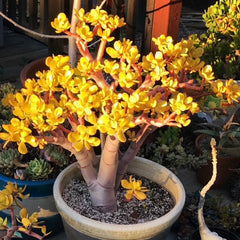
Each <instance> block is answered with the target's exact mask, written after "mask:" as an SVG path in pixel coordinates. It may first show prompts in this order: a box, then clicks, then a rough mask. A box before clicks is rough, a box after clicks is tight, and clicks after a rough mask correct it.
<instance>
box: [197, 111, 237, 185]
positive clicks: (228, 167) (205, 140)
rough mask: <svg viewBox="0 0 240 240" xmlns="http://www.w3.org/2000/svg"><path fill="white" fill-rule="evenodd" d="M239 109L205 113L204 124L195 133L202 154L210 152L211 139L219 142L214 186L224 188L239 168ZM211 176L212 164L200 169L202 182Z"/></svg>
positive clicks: (198, 151)
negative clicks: (206, 151)
mask: <svg viewBox="0 0 240 240" xmlns="http://www.w3.org/2000/svg"><path fill="white" fill-rule="evenodd" d="M239 113H240V110H239V107H237V106H236V107H235V108H233V107H231V108H230V107H229V109H225V110H224V109H223V108H218V109H215V110H212V111H209V112H208V113H205V117H204V118H203V123H200V124H198V127H199V128H198V129H197V130H196V131H195V133H196V134H198V136H197V138H196V151H197V153H198V154H201V153H202V151H203V149H204V150H208V151H209V149H208V144H209V141H210V138H211V137H214V138H215V139H216V141H217V150H218V176H217V179H216V182H215V184H214V186H215V187H216V186H218V187H223V186H225V185H226V183H227V181H228V180H229V178H230V176H231V175H232V174H233V171H232V170H233V169H235V168H237V167H238V166H239V164H240V162H239V150H240V142H239V137H240V125H239V124H240V123H239ZM210 174H211V164H208V165H205V166H203V167H201V168H200V169H198V176H199V178H200V180H201V182H206V181H207V178H208V177H209V175H210Z"/></svg>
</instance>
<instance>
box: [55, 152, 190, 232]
mask: <svg viewBox="0 0 240 240" xmlns="http://www.w3.org/2000/svg"><path fill="white" fill-rule="evenodd" d="M135 161H141V162H143V163H144V164H147V165H148V164H151V167H153V168H154V169H159V171H160V172H161V171H162V172H163V171H164V172H166V173H167V174H168V176H169V177H170V178H172V180H173V182H174V183H175V184H176V185H177V189H178V195H179V196H178V199H177V200H176V199H175V206H174V207H173V208H172V209H171V210H170V211H169V212H168V213H167V214H165V215H164V216H162V217H160V218H158V219H155V220H152V221H147V222H144V223H137V224H114V223H106V222H99V221H96V220H93V219H91V218H88V217H85V216H83V215H81V214H79V213H78V212H76V211H75V210H73V209H72V208H71V207H69V206H68V205H67V204H66V202H65V201H64V200H63V198H62V195H61V192H60V190H59V188H58V186H60V183H61V181H62V179H63V178H64V176H65V175H66V172H67V171H69V170H72V169H73V168H75V167H76V165H77V164H78V163H77V162H75V163H73V164H71V165H70V166H68V167H67V168H65V169H64V170H63V171H62V172H61V173H60V174H59V175H58V177H57V178H56V181H55V183H54V186H53V195H54V199H55V202H56V206H57V208H58V206H59V205H61V211H64V212H65V213H67V214H68V215H70V216H71V217H72V218H76V219H79V220H80V221H81V222H83V224H86V225H96V224H97V225H98V228H99V229H101V230H103V231H106V228H108V227H109V226H110V227H111V229H114V230H117V231H123V232H124V231H126V230H131V231H135V229H136V231H139V226H140V228H142V229H144V228H145V227H146V226H148V227H149V226H151V227H153V228H154V227H156V226H158V225H159V224H161V225H167V223H168V222H170V221H171V220H172V219H175V220H176V219H177V218H178V217H179V215H180V214H181V211H182V209H183V206H184V203H185V198H186V193H185V190H184V187H183V185H182V183H181V182H180V180H179V179H178V178H177V176H176V175H175V174H174V173H172V172H171V171H170V170H168V169H167V168H165V167H164V166H162V165H160V164H158V163H156V162H152V161H150V160H147V159H145V158H141V157H135ZM167 190H168V191H169V189H167ZM171 195H172V196H173V193H171ZM173 197H174V198H175V196H173ZM61 211H60V214H61ZM77 221H78V220H77ZM166 227H167V226H166ZM137 229H138V230H137Z"/></svg>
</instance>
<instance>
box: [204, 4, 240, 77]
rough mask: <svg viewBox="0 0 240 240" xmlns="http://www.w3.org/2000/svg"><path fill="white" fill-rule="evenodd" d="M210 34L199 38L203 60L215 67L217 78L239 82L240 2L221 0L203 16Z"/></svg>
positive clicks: (207, 33)
mask: <svg viewBox="0 0 240 240" xmlns="http://www.w3.org/2000/svg"><path fill="white" fill-rule="evenodd" d="M203 20H204V22H205V24H206V27H207V32H206V33H205V34H203V35H201V37H200V42H201V44H203V45H204V48H205V50H204V54H203V56H202V59H203V60H204V61H205V62H206V63H207V64H211V65H212V67H213V71H214V74H215V76H216V78H221V79H227V78H233V79H236V80H238V79H240V73H239V66H240V52H239V49H240V41H239V36H240V30H239V29H240V1H239V0H219V1H216V3H215V4H213V5H211V6H210V7H209V8H208V9H207V10H206V11H205V12H204V14H203Z"/></svg>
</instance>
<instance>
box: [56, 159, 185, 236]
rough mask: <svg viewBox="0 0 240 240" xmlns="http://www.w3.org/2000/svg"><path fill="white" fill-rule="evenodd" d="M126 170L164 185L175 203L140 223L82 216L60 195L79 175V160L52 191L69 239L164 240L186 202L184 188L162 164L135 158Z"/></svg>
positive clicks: (61, 177)
mask: <svg viewBox="0 0 240 240" xmlns="http://www.w3.org/2000/svg"><path fill="white" fill-rule="evenodd" d="M128 171H129V172H130V173H133V174H137V175H139V176H144V177H146V178H148V179H150V180H152V181H154V182H156V183H158V184H159V185H161V186H163V187H165V188H166V189H167V190H168V191H169V192H170V193H171V194H172V196H173V197H174V199H175V202H176V204H175V206H174V207H173V209H172V210H171V211H170V212H168V213H167V214H166V215H164V216H162V217H161V218H159V219H156V220H153V221H149V222H145V223H140V224H129V225H120V224H111V223H104V222H99V221H96V220H92V219H90V218H87V217H84V216H82V215H80V214H79V213H77V212H76V211H74V210H73V209H72V208H70V207H69V206H68V205H67V204H66V203H65V201H64V200H63V198H62V192H63V189H64V188H65V186H66V185H67V184H68V183H69V182H70V181H71V179H72V178H73V177H76V176H77V177H78V176H79V177H80V171H79V168H78V163H77V162H76V163H73V164H72V165H70V166H69V167H67V168H66V169H65V170H64V171H62V172H61V173H60V174H59V176H58V177H57V179H56V181H55V183H54V188H53V193H54V199H55V202H56V206H57V209H58V211H59V213H60V214H61V216H62V219H63V223H64V228H65V232H66V235H67V238H68V239H71V240H81V239H84V240H87V239H89V240H90V239H91V240H97V239H104V240H107V239H109V240H110V239H111V240H113V239H119V240H123V239H124V240H129V239H135V240H143V239H156V240H160V239H166V236H167V235H168V233H169V230H170V228H171V226H172V225H173V223H174V222H175V221H176V220H177V218H178V217H179V215H180V214H181V211H182V209H183V206H184V203H185V191H184V188H183V185H182V184H181V182H180V181H179V179H178V178H177V177H176V176H175V175H174V174H173V173H172V172H171V171H169V170H168V169H166V168H165V167H163V166H161V165H159V164H157V163H155V162H152V161H149V160H147V159H144V158H140V157H136V158H135V159H134V161H133V162H132V163H131V164H130V165H129V168H128Z"/></svg>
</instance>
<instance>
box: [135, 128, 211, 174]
mask: <svg viewBox="0 0 240 240" xmlns="http://www.w3.org/2000/svg"><path fill="white" fill-rule="evenodd" d="M180 133H181V130H180V129H179V128H172V127H169V128H167V129H166V130H165V131H162V130H159V131H158V136H157V137H156V138H155V139H154V140H153V141H152V142H151V143H149V144H147V145H145V146H144V147H142V148H141V149H140V151H139V154H138V155H139V156H143V157H147V158H148V159H151V160H153V161H155V162H158V163H160V164H163V165H164V166H168V168H171V170H175V169H176V168H179V167H183V166H186V167H189V168H194V169H197V168H199V167H200V166H203V165H205V164H207V161H208V158H209V157H208V156H209V154H208V153H205V152H204V154H203V155H201V156H196V155H195V154H194V153H188V152H186V151H185V149H184V147H183V145H182V143H183V138H181V137H180V136H181V135H180Z"/></svg>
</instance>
